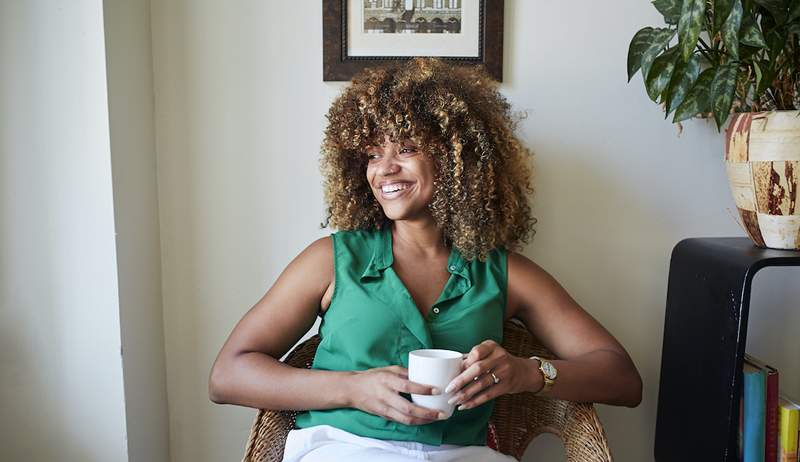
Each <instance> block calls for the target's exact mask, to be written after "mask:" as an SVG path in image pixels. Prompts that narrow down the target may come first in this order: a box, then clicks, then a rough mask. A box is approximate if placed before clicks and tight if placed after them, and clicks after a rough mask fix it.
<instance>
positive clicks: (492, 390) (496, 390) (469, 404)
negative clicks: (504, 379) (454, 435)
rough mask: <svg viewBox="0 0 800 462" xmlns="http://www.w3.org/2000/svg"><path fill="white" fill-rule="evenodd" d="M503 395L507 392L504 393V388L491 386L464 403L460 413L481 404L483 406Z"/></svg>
mask: <svg viewBox="0 0 800 462" xmlns="http://www.w3.org/2000/svg"><path fill="white" fill-rule="evenodd" d="M503 393H505V392H504V391H503V389H502V387H500V384H497V385H492V386H490V387H488V388H484V389H483V390H481V391H480V392H479V393H478V394H476V395H475V396H473V397H472V398H471V399H469V400H467V401H464V402H463V403H462V404H461V405H460V406H459V407H458V410H459V411H463V410H466V409H472V408H473V407H477V406H480V405H481V404H483V403H485V402H487V401H489V400H492V399H495V398H497V397H498V396H500V395H502V394H503Z"/></svg>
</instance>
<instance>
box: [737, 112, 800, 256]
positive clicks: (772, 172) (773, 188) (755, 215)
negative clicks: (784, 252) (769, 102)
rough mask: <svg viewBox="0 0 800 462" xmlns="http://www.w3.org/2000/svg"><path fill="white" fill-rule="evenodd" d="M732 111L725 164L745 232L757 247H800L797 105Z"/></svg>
mask: <svg viewBox="0 0 800 462" xmlns="http://www.w3.org/2000/svg"><path fill="white" fill-rule="evenodd" d="M731 117H732V119H731V121H730V124H729V125H728V128H727V130H726V131H725V164H726V169H727V172H728V180H729V182H730V185H731V192H732V193H733V197H734V200H735V201H736V207H737V208H738V209H739V215H740V216H741V217H742V224H743V226H744V228H745V230H746V231H747V234H748V235H749V236H750V239H752V240H753V243H755V245H757V246H759V247H770V248H773V249H800V210H798V207H797V184H798V175H800V111H771V112H743V113H737V114H732V116H731Z"/></svg>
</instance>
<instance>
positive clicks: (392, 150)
mask: <svg viewBox="0 0 800 462" xmlns="http://www.w3.org/2000/svg"><path fill="white" fill-rule="evenodd" d="M365 155H366V156H367V158H368V163H367V182H368V183H369V185H370V188H371V189H372V194H373V195H374V196H375V198H376V199H377V200H378V203H380V205H381V207H382V208H383V213H384V214H386V216H387V217H388V218H389V219H390V220H413V219H419V218H431V214H430V211H429V209H428V205H429V204H430V203H431V201H432V200H433V191H434V187H433V182H434V176H435V167H434V164H433V160H431V158H430V157H429V156H428V155H427V154H426V153H424V152H422V151H420V150H419V149H418V147H417V146H416V145H415V144H414V142H412V141H411V140H409V139H403V140H398V142H397V143H393V142H391V141H390V140H389V137H388V136H386V138H385V140H384V143H383V145H382V146H370V147H369V148H368V149H367V152H366V154H365Z"/></svg>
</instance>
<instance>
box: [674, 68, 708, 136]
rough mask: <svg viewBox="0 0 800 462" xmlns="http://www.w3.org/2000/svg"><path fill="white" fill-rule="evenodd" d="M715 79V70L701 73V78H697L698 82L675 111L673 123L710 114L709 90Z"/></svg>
mask: <svg viewBox="0 0 800 462" xmlns="http://www.w3.org/2000/svg"><path fill="white" fill-rule="evenodd" d="M713 79H714V69H713V68H711V69H706V70H704V71H703V72H701V73H700V76H699V77H697V81H695V83H694V85H692V88H691V89H690V90H689V93H687V94H686V98H685V99H684V100H683V102H682V103H681V104H680V105H679V106H678V108H677V109H675V117H673V118H672V122H673V123H675V122H681V121H683V120H686V119H691V118H692V117H694V116H696V115H697V114H700V113H706V112H709V110H710V108H711V98H710V95H709V93H708V89H709V86H710V85H711V81H712V80H713Z"/></svg>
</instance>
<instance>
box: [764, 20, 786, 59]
mask: <svg viewBox="0 0 800 462" xmlns="http://www.w3.org/2000/svg"><path fill="white" fill-rule="evenodd" d="M764 38H765V39H766V40H767V52H768V54H769V59H770V61H773V62H775V61H777V59H778V55H779V54H781V52H782V51H783V47H784V45H786V39H787V36H786V34H784V33H783V31H781V30H779V29H778V28H775V29H772V30H770V31H769V32H767V34H766V36H765V37H764Z"/></svg>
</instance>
